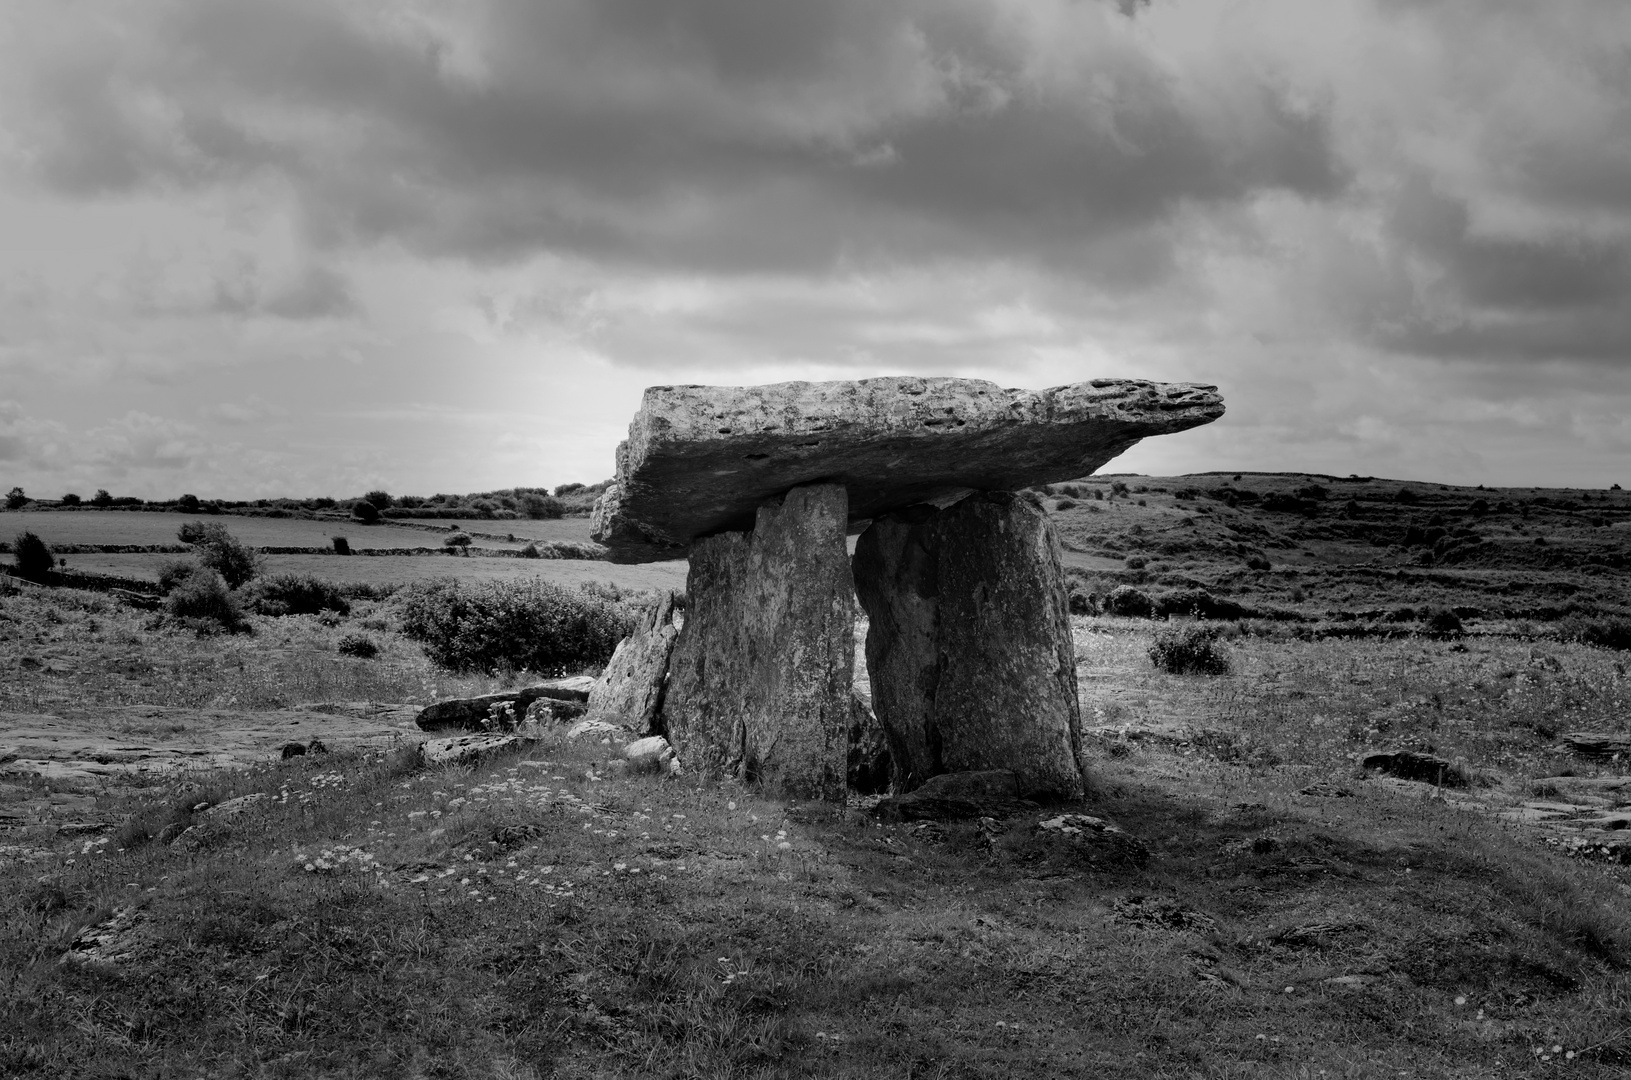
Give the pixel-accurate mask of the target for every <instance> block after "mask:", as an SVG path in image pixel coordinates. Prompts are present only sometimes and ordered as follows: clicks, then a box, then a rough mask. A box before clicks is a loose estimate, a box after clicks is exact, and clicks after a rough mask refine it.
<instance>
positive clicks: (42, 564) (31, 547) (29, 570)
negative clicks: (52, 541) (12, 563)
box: [11, 531, 56, 585]
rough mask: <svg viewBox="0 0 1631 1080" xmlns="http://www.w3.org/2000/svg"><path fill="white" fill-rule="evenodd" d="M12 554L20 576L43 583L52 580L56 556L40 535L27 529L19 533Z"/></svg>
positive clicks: (12, 547)
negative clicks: (52, 569)
mask: <svg viewBox="0 0 1631 1080" xmlns="http://www.w3.org/2000/svg"><path fill="white" fill-rule="evenodd" d="M11 554H12V558H14V559H15V560H16V562H17V576H18V577H20V578H22V579H23V580H25V581H37V582H39V583H40V584H42V585H43V584H45V583H46V582H48V581H50V580H51V568H52V567H53V566H55V565H56V556H54V555H52V554H51V549H50V548H49V547H48V546H47V545H46V543H45V541H44V540H41V539H40V538H39V537H38V536H35V535H34V534H33V533H31V532H27V531H24V532H20V533H18V534H17V539H16V540H14V541H12V545H11Z"/></svg>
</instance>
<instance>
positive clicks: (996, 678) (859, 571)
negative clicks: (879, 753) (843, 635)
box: [854, 492, 1082, 799]
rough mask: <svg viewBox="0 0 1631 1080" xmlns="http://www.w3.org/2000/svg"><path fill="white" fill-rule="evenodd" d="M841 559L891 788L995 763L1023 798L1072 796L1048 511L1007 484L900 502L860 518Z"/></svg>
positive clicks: (1069, 726) (1075, 735)
mask: <svg viewBox="0 0 1631 1080" xmlns="http://www.w3.org/2000/svg"><path fill="white" fill-rule="evenodd" d="M854 567H855V586H856V590H857V593H858V594H859V596H860V600H861V606H862V607H863V608H865V609H866V612H867V614H868V616H869V617H870V619H871V627H870V629H869V630H868V633H867V641H866V659H867V668H868V672H869V674H870V677H871V681H872V708H873V710H874V712H875V713H876V714H877V717H878V721H879V722H880V723H881V724H882V725H883V727H884V730H885V732H886V733H887V736H888V739H889V750H890V756H891V760H892V762H893V767H894V777H895V790H896V791H897V792H905V791H910V790H912V789H913V788H916V787H918V786H920V785H921V784H923V783H924V781H926V780H928V779H929V778H930V777H933V776H937V775H940V774H942V773H949V772H976V771H982V770H993V769H997V770H1008V771H1011V772H1012V773H1013V774H1014V775H1015V777H1016V778H1017V781H1018V789H1017V790H1018V794H1019V795H1020V796H1022V797H1024V798H1038V799H1074V798H1080V797H1081V795H1082V764H1081V762H1082V753H1081V711H1080V706H1079V705H1078V703H1077V697H1076V661H1075V652H1074V646H1073V644H1072V641H1071V636H1070V616H1069V614H1068V612H1067V609H1066V596H1065V584H1064V571H1063V568H1062V566H1061V564H1060V558H1059V541H1058V537H1057V536H1056V535H1055V533H1054V530H1053V525H1052V522H1051V521H1050V520H1049V518H1048V516H1047V513H1046V512H1045V511H1044V510H1043V509H1042V508H1041V507H1040V506H1038V505H1037V503H1036V502H1035V501H1033V500H1032V499H1030V498H1027V497H1026V496H1024V495H1021V494H1014V493H1009V492H984V493H979V494H975V495H970V496H969V497H967V498H965V499H963V500H962V501H960V502H958V503H955V504H954V505H952V506H950V507H948V508H946V509H944V510H937V509H935V508H934V507H929V506H918V507H911V508H908V509H906V510H903V511H900V512H898V513H894V514H890V515H887V516H884V517H882V518H879V519H877V520H875V521H873V523H872V525H871V526H870V527H869V528H868V529H867V530H866V531H865V532H864V533H862V534H861V537H860V540H859V542H858V544H857V546H856V551H855V564H854Z"/></svg>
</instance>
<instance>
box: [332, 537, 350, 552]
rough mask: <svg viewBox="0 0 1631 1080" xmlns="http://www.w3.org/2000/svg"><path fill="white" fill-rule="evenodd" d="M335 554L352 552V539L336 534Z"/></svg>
mask: <svg viewBox="0 0 1631 1080" xmlns="http://www.w3.org/2000/svg"><path fill="white" fill-rule="evenodd" d="M334 554H336V555H349V554H351V541H349V540H347V539H346V538H345V537H343V536H336V537H335V538H334Z"/></svg>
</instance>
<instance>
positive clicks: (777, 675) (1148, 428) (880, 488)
mask: <svg viewBox="0 0 1631 1080" xmlns="http://www.w3.org/2000/svg"><path fill="white" fill-rule="evenodd" d="M1222 415H1223V402H1222V399H1221V397H1219V395H1218V393H1217V390H1216V388H1215V387H1212V386H1205V385H1199V384H1193V383H1152V382H1144V381H1140V380H1131V379H1094V380H1092V381H1090V382H1083V383H1074V384H1072V385H1069V386H1060V387H1055V388H1053V389H1050V390H1043V391H1040V392H1033V391H1028V390H1005V389H1002V388H1000V387H998V386H997V385H995V384H994V383H989V382H984V381H980V380H975V379H953V378H915V377H897V378H879V379H862V380H859V381H855V382H827V383H810V382H790V383H778V384H775V385H772V386H753V387H717V386H654V387H651V388H649V389H647V390H646V392H645V397H644V401H643V402H642V404H641V407H640V410H639V412H638V413H637V414H636V415H635V418H634V422H633V423H632V424H631V425H630V427H629V438H628V441H627V442H625V443H623V444H622V445H621V446H619V447H618V451H617V474H616V477H615V479H614V482H613V483H612V484H611V485H610V486H609V487H608V488H607V489H606V492H605V494H604V495H603V496H602V497H601V499H600V501H599V502H598V504H597V505H596V507H595V511H594V520H593V536H594V539H595V540H597V541H598V542H600V543H602V544H604V545H606V547H607V548H608V550H609V552H610V557H611V558H613V559H614V560H618V561H624V562H643V561H652V560H658V559H673V558H677V557H680V556H688V557H689V559H690V570H689V574H688V576H687V580H686V603H685V608H684V611H683V614H677V613H676V612H675V610H674V601H673V600H672V599H668V600H665V601H664V602H663V603H662V604H660V605H658V606H657V608H655V609H654V610H653V611H652V612H651V613H650V616H649V617H648V619H647V623H646V625H645V626H643V627H642V628H641V629H640V630H639V631H638V632H636V633H635V634H634V635H633V636H631V637H630V638H629V639H628V640H626V641H625V642H624V644H623V645H622V646H621V647H620V648H619V652H618V655H617V656H615V657H614V658H613V660H612V664H611V666H610V668H609V669H608V676H609V677H608V678H607V679H605V680H603V681H602V682H601V683H600V684H599V685H598V686H597V688H596V690H595V691H594V692H592V693H591V695H590V700H589V715H590V716H591V717H593V716H596V715H607V716H617V717H622V718H625V722H629V723H631V726H634V727H635V728H636V729H637V731H639V732H640V733H641V734H647V733H654V734H664V735H667V737H668V739H669V741H670V742H671V743H672V744H673V745H674V748H675V750H676V751H677V752H678V754H679V757H680V760H681V761H682V762H683V764H684V766H685V769H686V770H687V771H688V772H699V773H702V774H705V775H706V774H714V775H729V776H734V777H737V778H740V779H742V780H745V781H750V782H755V783H758V784H761V785H763V786H764V787H765V788H766V789H768V790H769V791H771V792H774V793H776V794H779V795H781V796H783V797H788V798H806V799H823V800H833V801H841V800H843V799H844V797H845V793H846V776H847V771H848V766H849V753H850V746H851V742H852V740H853V738H854V733H855V729H856V723H855V710H856V709H857V704H856V702H855V700H854V699H853V696H852V692H851V680H852V672H853V668H854V659H855V657H854V649H855V644H854V643H855V635H854V624H855V603H856V600H857V598H859V602H860V605H861V607H862V608H863V609H864V610H865V612H866V614H867V616H868V618H869V620H870V624H869V627H868V631H867V638H866V659H867V666H868V674H869V677H870V679H871V684H872V685H871V689H872V708H873V710H874V712H875V715H876V722H877V724H878V725H880V726H881V727H882V729H883V734H884V737H885V739H886V741H887V744H888V749H889V760H890V769H891V773H892V776H891V786H892V787H893V789H894V790H895V791H896V792H900V793H904V792H909V791H911V790H913V789H915V788H917V787H920V786H921V785H922V784H924V783H925V782H926V781H927V780H929V779H930V778H931V777H935V776H939V775H941V774H945V773H959V772H982V771H989V770H997V771H1004V770H1005V771H1008V772H1011V773H1012V774H1013V775H1014V777H1015V791H1016V793H1017V794H1018V796H1019V797H1021V798H1023V799H1029V800H1039V801H1055V800H1068V799H1075V798H1080V797H1081V795H1082V790H1083V762H1082V742H1081V716H1080V710H1079V705H1078V702H1077V690H1076V666H1075V651H1074V646H1073V644H1072V641H1071V636H1070V622H1069V616H1068V613H1067V608H1066V592H1065V580H1064V572H1063V568H1062V566H1061V562H1060V554H1059V540H1058V537H1057V535H1056V534H1055V531H1054V528H1053V525H1052V522H1051V521H1050V519H1049V517H1048V514H1047V512H1046V510H1045V509H1044V508H1043V506H1042V505H1041V502H1040V500H1039V499H1037V498H1036V497H1035V496H1034V495H1032V494H1030V493H1028V492H1026V491H1025V490H1024V489H1026V488H1029V487H1031V486H1033V485H1039V484H1046V483H1054V482H1058V481H1062V480H1070V479H1075V478H1078V477H1083V476H1087V475H1088V474H1090V473H1092V472H1094V471H1095V470H1097V469H1098V468H1100V467H1101V466H1103V465H1104V464H1105V462H1107V461H1109V460H1110V459H1112V458H1114V457H1115V456H1116V455H1118V454H1120V453H1121V452H1122V451H1124V450H1126V449H1128V448H1129V447H1131V446H1132V445H1133V444H1135V443H1137V442H1138V441H1139V440H1140V439H1143V438H1146V437H1148V436H1151V435H1163V434H1169V433H1172V432H1178V431H1183V430H1186V429H1188V428H1192V427H1196V426H1198V425H1201V424H1206V423H1209V422H1211V421H1213V420H1216V419H1217V418H1218V417H1220V416H1222ZM856 533H859V536H858V538H857V540H856V545H855V554H854V557H853V559H852V558H851V557H850V555H849V552H848V549H847V547H846V537H847V536H849V535H851V534H856Z"/></svg>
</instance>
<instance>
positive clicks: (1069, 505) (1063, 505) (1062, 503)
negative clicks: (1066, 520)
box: [1053, 499, 1076, 510]
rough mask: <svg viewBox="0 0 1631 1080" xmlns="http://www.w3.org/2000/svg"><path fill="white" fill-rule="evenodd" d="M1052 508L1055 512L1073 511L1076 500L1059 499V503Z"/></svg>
mask: <svg viewBox="0 0 1631 1080" xmlns="http://www.w3.org/2000/svg"><path fill="white" fill-rule="evenodd" d="M1053 508H1054V509H1055V510H1074V509H1075V508H1076V500H1075V499H1060V500H1059V501H1057V502H1055V503H1054V504H1053Z"/></svg>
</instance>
